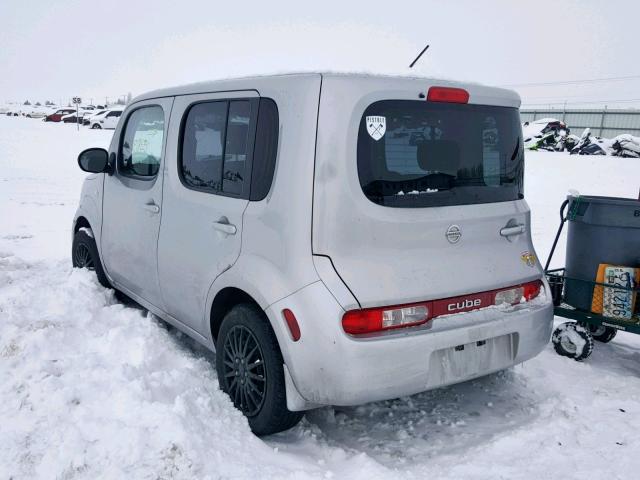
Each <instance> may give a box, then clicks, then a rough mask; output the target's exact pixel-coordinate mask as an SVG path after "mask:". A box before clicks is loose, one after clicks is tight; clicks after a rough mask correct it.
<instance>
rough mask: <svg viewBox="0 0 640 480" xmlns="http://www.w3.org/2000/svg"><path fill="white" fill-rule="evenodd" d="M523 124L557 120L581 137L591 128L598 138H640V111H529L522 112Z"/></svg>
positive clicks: (527, 109) (524, 109) (525, 109)
mask: <svg viewBox="0 0 640 480" xmlns="http://www.w3.org/2000/svg"><path fill="white" fill-rule="evenodd" d="M520 117H521V118H522V121H523V122H532V121H533V120H538V119H541V118H547V117H552V118H557V119H558V120H562V121H563V122H564V123H566V124H567V126H568V127H569V128H570V129H571V133H574V134H576V135H578V136H579V135H580V134H581V133H582V131H583V130H584V129H585V128H587V127H589V128H590V129H591V132H592V134H594V135H596V136H598V137H606V138H613V137H615V136H617V135H620V134H622V133H630V134H631V135H635V136H637V137H640V110H622V109H620V110H610V109H606V108H604V109H562V108H559V109H553V108H552V109H529V108H523V109H522V110H520Z"/></svg>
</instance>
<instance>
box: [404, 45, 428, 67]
mask: <svg viewBox="0 0 640 480" xmlns="http://www.w3.org/2000/svg"><path fill="white" fill-rule="evenodd" d="M427 48H429V45H427V46H426V47H424V48H423V49H422V51H421V52H420V53H419V54H418V56H417V57H416V59H415V60H414V61H413V62H411V65H409V68H413V66H414V65H415V64H416V62H417V61H418V60H420V57H421V56H422V54H423V53H424V52H426V51H427Z"/></svg>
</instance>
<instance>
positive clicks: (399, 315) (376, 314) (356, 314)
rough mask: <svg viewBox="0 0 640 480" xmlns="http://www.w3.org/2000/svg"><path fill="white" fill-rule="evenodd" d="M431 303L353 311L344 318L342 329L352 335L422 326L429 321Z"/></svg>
mask: <svg viewBox="0 0 640 480" xmlns="http://www.w3.org/2000/svg"><path fill="white" fill-rule="evenodd" d="M430 314H431V302H426V303H414V304H410V305H397V306H392V307H381V308H365V309H362V310H351V311H349V312H347V313H345V314H344V316H343V317H342V328H344V331H345V332H347V333H349V334H351V335H360V334H363V333H371V332H380V331H382V330H391V329H395V328H402V327H412V326H415V325H421V324H423V323H426V322H427V321H428V320H429V318H430V317H429V315H430Z"/></svg>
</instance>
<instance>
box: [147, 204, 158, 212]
mask: <svg viewBox="0 0 640 480" xmlns="http://www.w3.org/2000/svg"><path fill="white" fill-rule="evenodd" d="M144 209H145V210H146V211H148V212H151V213H160V207H159V206H158V205H156V204H155V203H145V204H144Z"/></svg>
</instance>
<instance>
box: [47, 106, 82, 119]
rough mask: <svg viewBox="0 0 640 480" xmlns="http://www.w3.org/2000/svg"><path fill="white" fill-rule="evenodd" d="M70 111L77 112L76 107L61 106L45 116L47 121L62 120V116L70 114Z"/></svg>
mask: <svg viewBox="0 0 640 480" xmlns="http://www.w3.org/2000/svg"><path fill="white" fill-rule="evenodd" d="M70 113H76V109H75V108H72V107H65V108H59V109H58V110H56V111H55V112H53V113H51V114H49V115H47V116H46V117H44V121H45V122H60V121H61V120H62V117H63V116H65V115H69V114H70Z"/></svg>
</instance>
